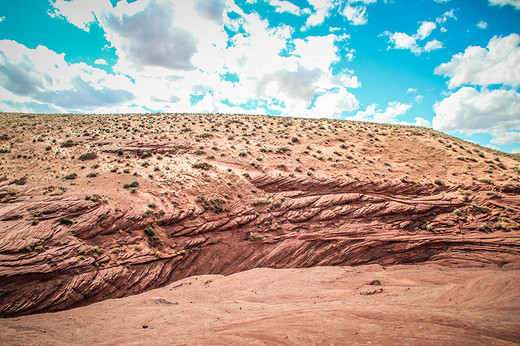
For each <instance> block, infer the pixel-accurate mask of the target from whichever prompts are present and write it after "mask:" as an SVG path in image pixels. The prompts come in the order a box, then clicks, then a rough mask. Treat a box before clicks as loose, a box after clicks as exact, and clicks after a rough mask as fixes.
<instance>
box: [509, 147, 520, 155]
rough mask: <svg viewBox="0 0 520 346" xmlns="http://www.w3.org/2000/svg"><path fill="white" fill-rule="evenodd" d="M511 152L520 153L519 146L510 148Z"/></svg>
mask: <svg viewBox="0 0 520 346" xmlns="http://www.w3.org/2000/svg"><path fill="white" fill-rule="evenodd" d="M511 152H512V153H513V154H520V147H518V148H513V150H511Z"/></svg>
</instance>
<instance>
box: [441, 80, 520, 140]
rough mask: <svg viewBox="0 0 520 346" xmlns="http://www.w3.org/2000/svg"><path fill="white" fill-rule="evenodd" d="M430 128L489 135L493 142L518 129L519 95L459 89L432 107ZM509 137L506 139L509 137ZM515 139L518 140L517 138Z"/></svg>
mask: <svg viewBox="0 0 520 346" xmlns="http://www.w3.org/2000/svg"><path fill="white" fill-rule="evenodd" d="M434 112H435V117H434V118H433V128H434V129H436V130H440V131H445V132H455V131H459V132H464V133H469V134H471V133H490V134H491V135H493V136H494V137H495V139H494V141H495V143H505V141H502V140H501V139H500V138H501V137H504V136H511V134H509V135H507V132H508V131H512V130H516V131H519V130H520V93H518V92H516V91H514V90H504V89H497V90H491V91H490V90H483V91H478V90H477V89H475V88H473V87H462V88H461V89H459V90H458V91H457V92H455V93H453V94H451V95H450V96H448V97H447V98H445V99H444V100H442V101H441V102H438V103H436V104H435V105H434ZM508 138H509V137H508ZM516 138H517V137H516Z"/></svg>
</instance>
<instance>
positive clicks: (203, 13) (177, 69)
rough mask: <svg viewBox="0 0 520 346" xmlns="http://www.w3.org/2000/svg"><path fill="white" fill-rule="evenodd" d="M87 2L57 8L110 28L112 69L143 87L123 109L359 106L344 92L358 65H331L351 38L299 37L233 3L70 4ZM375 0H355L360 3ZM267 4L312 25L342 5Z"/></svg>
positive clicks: (288, 111) (330, 111)
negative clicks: (114, 57)
mask: <svg viewBox="0 0 520 346" xmlns="http://www.w3.org/2000/svg"><path fill="white" fill-rule="evenodd" d="M84 1H85V0H71V1H60V0H57V1H56V2H55V6H56V11H55V12H54V13H53V15H54V16H61V17H63V18H65V19H67V20H69V21H70V22H71V23H73V24H74V25H76V26H78V27H80V28H82V29H84V30H87V29H88V27H89V26H90V25H91V23H92V22H93V21H95V22H96V24H98V25H99V26H100V27H101V28H102V29H103V30H104V31H105V37H106V38H107V40H108V41H109V43H110V45H111V46H112V47H113V48H115V52H116V54H117V57H118V60H117V61H116V63H115V64H114V65H113V71H115V72H116V73H119V74H123V75H128V76H129V77H131V79H132V81H134V82H135V85H136V86H139V88H134V89H132V90H133V94H134V95H135V99H134V100H133V101H132V102H131V103H130V102H129V103H127V104H125V105H122V106H120V107H119V108H118V111H120V110H121V109H127V108H128V109H131V107H132V106H131V105H137V106H135V107H136V108H138V107H139V106H146V107H147V109H154V110H161V111H186V112H201V111H207V112H240V113H243V112H244V106H246V108H247V109H248V112H251V113H257V114H263V113H265V112H266V111H269V112H275V113H279V114H282V115H295V114H298V115H300V116H306V117H312V116H339V115H340V114H342V113H343V112H349V111H355V110H356V109H358V107H359V102H358V100H357V99H356V97H355V96H354V95H353V94H352V93H350V92H349V91H348V90H347V88H356V87H359V86H360V83H359V81H358V79H357V77H356V76H355V75H354V72H353V71H351V70H348V69H347V68H343V69H338V68H334V69H333V68H332V66H333V64H334V63H335V62H337V61H339V59H340V57H339V52H338V48H337V46H338V44H341V45H342V51H346V50H347V51H348V42H347V40H348V36H344V37H337V36H335V35H332V34H330V35H325V36H310V35H307V36H305V37H303V38H298V39H293V37H292V35H293V29H292V28H291V27H289V26H286V25H284V24H280V25H279V26H277V27H273V26H271V25H270V24H269V22H268V21H267V20H264V19H262V18H260V16H259V15H258V13H256V12H251V13H244V11H243V10H242V9H241V8H240V6H238V5H236V4H235V2H234V1H233V0H225V1H222V0H212V1H209V0H208V1H206V0H204V1H203V0H200V1H185V0H137V1H135V2H132V3H128V2H127V1H120V2H118V3H117V5H116V6H115V7H114V6H112V5H111V3H110V1H109V0H92V1H97V2H99V4H97V3H96V4H97V5H96V6H93V7H92V8H85V9H84V10H85V11H86V12H87V13H92V14H93V15H92V16H89V15H83V16H82V17H81V18H75V17H74V16H73V15H72V14H71V12H73V11H72V9H73V8H74V6H76V8H77V9H78V10H80V9H83V7H82V6H84ZM373 2H375V0H363V1H351V3H352V4H354V3H355V4H356V6H358V5H367V4H370V3H373ZM268 3H269V4H270V5H272V6H274V7H275V10H276V11H278V12H290V13H293V14H300V15H305V16H307V15H308V16H309V17H308V18H307V25H308V27H310V26H315V25H319V24H321V23H322V22H323V21H324V20H325V19H326V18H327V17H328V16H329V14H330V11H331V10H332V8H335V7H338V8H339V7H340V6H341V4H340V3H339V2H337V1H328V0H312V1H310V2H309V4H310V7H307V8H300V7H298V6H296V5H294V4H292V2H289V1H282V0H277V1H273V2H268ZM228 12H234V13H235V14H237V15H238V16H237V17H238V18H236V17H235V16H232V17H230V16H227V15H226V13H228ZM194 23H196V25H194ZM229 32H232V34H228V33H229ZM340 42H341V43H340ZM229 75H232V76H234V78H232V79H229V78H226V77H225V76H229ZM193 96H197V97H196V98H194V97H193ZM194 99H196V100H197V101H194ZM125 107H127V108H125ZM132 111H137V110H135V109H133V110H132ZM318 113H319V114H318Z"/></svg>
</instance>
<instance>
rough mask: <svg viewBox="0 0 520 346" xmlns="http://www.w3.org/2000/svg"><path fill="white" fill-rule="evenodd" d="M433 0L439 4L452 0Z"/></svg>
mask: <svg viewBox="0 0 520 346" xmlns="http://www.w3.org/2000/svg"><path fill="white" fill-rule="evenodd" d="M433 1H435V2H438V3H439V4H442V3H445V2H449V1H450V0H433Z"/></svg>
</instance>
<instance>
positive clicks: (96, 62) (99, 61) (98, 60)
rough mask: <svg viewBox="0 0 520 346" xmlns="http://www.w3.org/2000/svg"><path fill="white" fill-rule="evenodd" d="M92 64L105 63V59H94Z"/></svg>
mask: <svg viewBox="0 0 520 346" xmlns="http://www.w3.org/2000/svg"><path fill="white" fill-rule="evenodd" d="M94 64H96V65H106V64H107V62H106V61H105V59H96V61H94Z"/></svg>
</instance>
